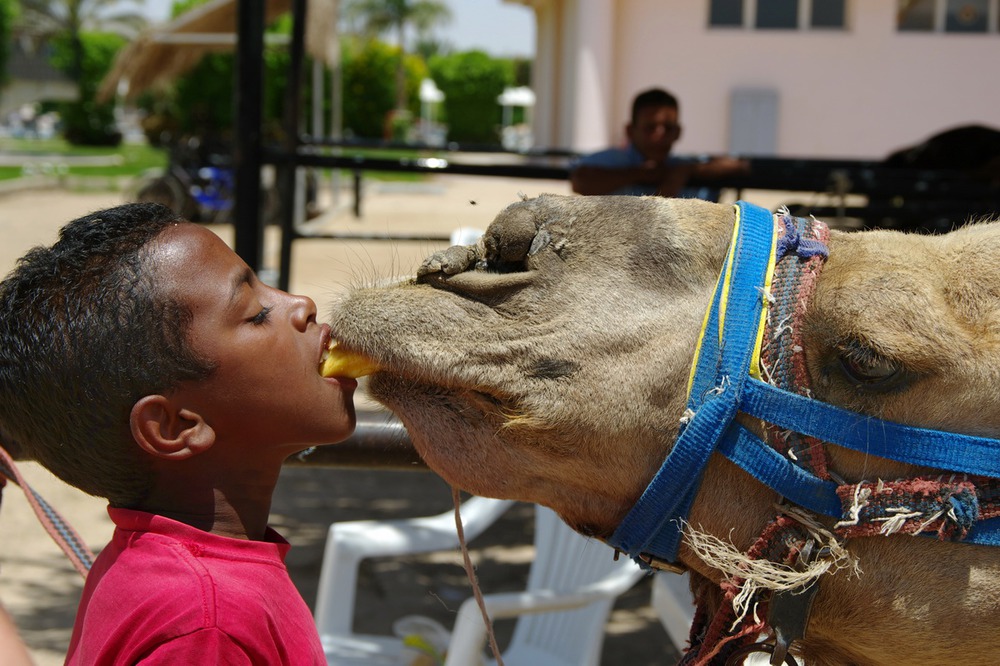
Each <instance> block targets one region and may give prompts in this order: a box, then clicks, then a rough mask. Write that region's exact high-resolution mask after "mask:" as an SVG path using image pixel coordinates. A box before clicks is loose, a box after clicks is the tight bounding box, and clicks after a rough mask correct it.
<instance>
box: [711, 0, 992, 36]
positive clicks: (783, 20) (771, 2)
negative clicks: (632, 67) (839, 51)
mask: <svg viewBox="0 0 1000 666" xmlns="http://www.w3.org/2000/svg"><path fill="white" fill-rule="evenodd" d="M987 1H988V0H987ZM844 4H845V0H710V2H709V11H708V24H709V26H710V27H713V28H744V29H752V30H811V29H820V30H823V29H837V30H842V29H843V28H844V26H845V11H844Z"/></svg>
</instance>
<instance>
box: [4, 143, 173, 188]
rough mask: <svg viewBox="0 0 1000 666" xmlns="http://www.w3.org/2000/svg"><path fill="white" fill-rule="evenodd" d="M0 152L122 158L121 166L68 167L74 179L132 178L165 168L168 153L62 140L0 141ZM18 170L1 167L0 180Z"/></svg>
mask: <svg viewBox="0 0 1000 666" xmlns="http://www.w3.org/2000/svg"><path fill="white" fill-rule="evenodd" d="M0 153H7V154H15V155H30V156H37V155H69V156H93V155H97V156H105V155H107V156H112V155H121V157H122V163H121V164H117V165H109V166H70V167H69V169H68V172H67V173H69V174H70V175H74V176H102V177H108V176H135V175H138V174H140V173H142V172H143V171H145V170H146V169H150V168H153V167H164V166H166V164H167V153H166V151H164V150H163V149H161V148H153V147H151V146H146V145H134V144H128V145H126V144H122V145H121V146H118V147H115V148H103V147H95V146H72V145H70V144H68V143H67V142H66V141H64V140H62V139H45V140H33V139H10V138H4V139H0ZM22 175H24V174H23V170H22V169H21V167H16V166H5V167H0V178H3V179H7V178H19V177H21V176H22Z"/></svg>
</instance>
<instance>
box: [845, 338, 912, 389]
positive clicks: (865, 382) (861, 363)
mask: <svg viewBox="0 0 1000 666" xmlns="http://www.w3.org/2000/svg"><path fill="white" fill-rule="evenodd" d="M838 358H839V360H840V366H841V368H842V369H843V371H844V374H845V375H846V376H847V379H848V380H849V381H850V382H851V383H852V384H855V385H857V386H864V387H866V388H875V389H889V388H894V387H895V386H896V384H897V383H898V382H899V381H900V380H901V379H902V378H903V375H904V373H903V371H902V368H901V366H900V364H899V363H898V362H896V361H894V360H892V359H888V358H885V357H884V356H882V355H880V354H877V353H876V352H874V351H873V350H872V349H871V348H870V347H866V346H864V345H861V344H859V343H851V344H848V345H847V346H846V347H844V348H843V349H842V350H841V352H840V356H839V357H838Z"/></svg>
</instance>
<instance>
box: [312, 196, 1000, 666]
mask: <svg viewBox="0 0 1000 666" xmlns="http://www.w3.org/2000/svg"><path fill="white" fill-rule="evenodd" d="M733 223H734V209H733V207H732V206H729V205H721V204H711V203H707V202H702V201H695V200H667V199H660V198H652V197H650V198H646V197H557V196H542V197H539V198H536V199H532V200H527V201H522V202H518V203H515V204H512V205H511V206H509V207H508V208H507V209H505V210H504V211H502V212H501V213H500V214H499V215H498V216H497V218H496V220H495V221H494V222H493V224H492V225H491V226H490V227H489V229H488V230H487V232H486V235H485V236H484V238H483V239H482V240H481V241H480V243H479V244H478V245H477V246H469V247H463V246H457V247H452V248H449V249H448V250H444V251H441V252H438V253H436V254H434V255H433V256H432V257H430V258H429V259H428V260H427V261H426V262H425V263H424V265H423V266H422V267H421V269H420V271H419V273H418V276H417V277H415V278H412V279H408V280H404V281H402V282H398V283H395V284H393V285H391V286H371V287H359V288H356V289H354V290H352V292H351V293H350V294H349V295H348V296H346V297H345V299H344V300H343V301H342V302H340V303H339V304H337V305H336V306H335V308H334V311H333V315H332V321H331V325H332V328H333V332H334V335H335V336H336V337H337V338H338V339H339V340H340V341H341V344H342V345H344V346H345V347H346V348H348V349H351V350H354V351H359V352H362V353H364V354H365V355H367V356H369V357H371V358H372V359H374V360H375V361H377V362H378V364H379V365H380V366H381V368H382V369H381V370H380V371H378V372H377V373H375V374H374V375H372V376H371V377H370V378H369V384H368V389H369V392H370V393H371V394H372V395H373V396H374V397H375V398H376V399H377V400H379V401H380V402H382V403H384V404H385V405H386V406H387V407H388V408H389V409H391V410H392V411H393V412H395V413H396V414H397V415H398V416H399V417H400V419H401V420H402V421H403V423H404V424H405V426H406V428H407V430H408V432H409V433H410V437H411V439H412V441H413V443H414V445H415V446H416V447H417V449H418V450H419V452H420V454H421V455H422V456H423V458H424V460H425V461H426V462H427V464H428V465H429V466H430V467H431V468H433V469H434V470H435V471H437V472H438V473H439V474H440V475H441V476H442V477H444V478H445V479H446V480H447V481H448V482H450V483H451V484H453V485H455V486H457V487H460V488H462V489H464V490H467V491H469V492H471V493H475V494H478V495H485V496H491V497H500V498H513V499H518V500H524V501H530V502H537V503H540V504H543V505H546V506H550V507H552V508H553V509H555V510H556V511H557V512H558V513H559V514H560V515H561V516H562V517H563V519H564V520H565V521H566V522H567V523H569V524H570V525H571V526H573V527H574V528H575V529H577V530H578V531H580V532H581V533H583V534H586V535H591V536H593V537H595V538H598V539H602V538H607V537H609V536H610V535H611V534H612V533H613V532H614V530H615V527H616V526H617V525H618V523H619V522H620V521H621V520H622V518H623V517H624V516H625V515H626V514H627V513H628V511H629V509H630V508H631V507H632V505H633V504H634V503H635V502H636V500H637V499H638V497H639V496H640V495H641V493H642V492H643V490H644V489H645V487H646V485H647V484H648V483H649V481H650V479H651V478H652V477H653V475H654V474H655V473H656V471H657V470H658V469H659V467H660V465H661V463H662V462H663V460H664V458H665V456H666V455H667V454H668V452H669V451H670V449H671V446H672V443H673V441H674V438H675V437H676V434H677V428H678V422H679V419H680V417H681V415H682V412H683V410H684V403H685V391H686V385H687V379H688V372H689V368H690V365H691V361H692V356H693V352H694V348H695V345H696V340H697V336H698V332H699V329H700V326H701V323H702V318H703V316H704V313H705V308H706V306H707V304H708V302H709V299H710V298H711V294H712V291H713V289H714V286H715V283H716V280H717V277H718V273H719V269H720V267H721V265H722V262H723V259H724V256H725V253H726V249H727V246H728V244H729V241H730V237H731V234H732V229H733ZM829 249H830V257H829V260H828V262H827V264H826V267H825V268H824V270H823V272H822V275H821V277H820V281H819V283H818V285H817V288H816V293H815V296H814V299H813V301H812V303H811V304H810V306H809V309H808V311H807V312H806V314H805V320H804V322H803V329H802V333H803V340H804V347H805V356H806V362H807V367H808V371H809V375H810V377H811V381H812V390H813V394H814V397H815V398H817V399H819V400H823V401H826V402H830V403H834V404H837V405H841V406H843V407H845V408H847V409H850V410H852V411H855V412H859V413H863V414H868V415H872V416H876V417H879V418H882V419H886V420H891V421H898V422H903V423H907V424H912V425H918V426H922V427H928V428H934V429H939V430H946V431H954V432H961V433H967V434H973V435H982V436H988V437H994V438H997V437H1000V392H998V391H997V390H996V387H997V386H998V384H1000V261H998V259H1000V223H980V224H971V225H968V226H965V227H963V228H960V229H957V230H955V231H953V232H951V233H950V234H947V235H943V236H921V235H905V234H902V233H899V232H890V231H871V232H863V233H842V232H836V231H834V232H832V235H831V239H830V243H829ZM829 461H830V467H831V469H832V470H835V471H836V473H837V474H839V476H840V477H843V478H844V479H845V480H846V481H848V482H855V483H856V482H860V481H862V480H877V479H885V480H891V479H896V478H904V477H912V476H916V475H918V474H920V473H927V472H928V471H927V470H922V469H918V468H914V467H912V466H909V465H906V464H902V463H898V462H892V461H888V460H885V459H881V458H875V457H871V456H866V455H864V454H861V453H856V452H852V451H848V450H845V449H838V448H831V449H830V450H829ZM777 499H778V498H777V495H776V494H775V493H774V492H773V491H771V490H769V489H767V488H766V487H765V486H763V485H762V484H760V483H758V482H757V481H755V480H754V479H752V478H751V477H750V476H748V475H747V474H745V473H744V472H742V471H741V470H740V469H739V468H737V467H736V466H735V465H733V464H732V463H730V462H728V461H727V460H725V459H724V458H722V457H721V456H719V455H718V454H715V455H714V456H713V458H712V460H711V461H710V463H709V466H708V468H707V470H706V472H705V475H704V480H703V482H702V484H701V487H700V490H699V492H698V495H697V498H696V501H695V503H694V506H693V509H692V511H691V514H690V516H689V526H690V527H691V528H693V529H697V530H698V531H700V532H704V533H707V534H710V535H713V536H715V537H717V538H719V539H722V540H723V541H725V542H728V543H731V544H732V545H733V546H734V547H735V548H736V549H738V550H739V551H741V552H745V551H746V550H747V549H748V548H749V547H750V545H751V544H752V543H753V542H754V540H755V539H756V538H757V537H758V535H759V534H760V533H761V531H762V530H763V528H764V527H765V525H766V523H767V522H768V521H769V520H770V519H771V518H773V516H774V515H775V511H774V503H775V502H776V500H777ZM823 521H824V522H825V524H827V525H830V524H831V521H829V520H827V519H823ZM846 546H847V549H848V551H849V552H850V553H851V555H852V556H853V557H854V558H856V562H857V564H858V567H859V569H860V573H857V574H856V575H852V574H851V572H850V571H849V570H841V571H838V572H836V573H831V574H827V575H824V576H823V577H822V578H821V579H820V587H819V592H818V594H817V597H816V601H815V604H814V607H813V613H812V616H811V619H810V622H809V625H808V629H807V632H806V637H805V639H804V640H803V641H801V642H800V643H799V644H798V645H797V648H796V650H795V652H796V653H797V654H799V655H800V656H801V657H802V658H803V659H804V660H806V661H807V662H808V663H815V664H829V665H833V664H893V665H900V664H928V663H962V664H994V663H997V662H998V661H1000V648H998V647H997V645H996V636H997V627H998V625H1000V620H998V619H997V618H998V617H1000V548H994V547H987V546H975V545H969V544H961V543H947V542H941V541H937V540H935V539H932V538H925V537H916V538H914V537H911V536H903V535H893V536H887V537H868V538H858V539H852V540H848V541H847V543H846ZM679 557H680V560H681V561H682V562H683V563H684V564H685V565H686V566H687V567H688V568H689V569H690V570H691V571H692V572H693V573H694V574H695V576H696V578H695V580H696V582H697V583H698V584H703V583H704V581H706V580H707V581H711V582H712V583H715V584H718V583H720V582H722V574H721V573H720V572H719V571H716V570H715V569H713V568H712V567H711V566H709V565H707V564H706V563H705V562H703V561H702V560H701V559H699V558H698V557H697V555H696V554H695V552H694V551H693V550H692V549H691V548H690V546H689V545H688V544H687V543H685V544H683V545H682V546H681V550H680V554H679ZM658 575H670V574H665V573H661V574H658ZM700 577H703V579H704V580H701V578H700Z"/></svg>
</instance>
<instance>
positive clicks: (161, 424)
mask: <svg viewBox="0 0 1000 666" xmlns="http://www.w3.org/2000/svg"><path fill="white" fill-rule="evenodd" d="M129 425H130V426H131V429H132V437H133V439H135V442H136V444H138V445H139V447H140V448H141V449H142V450H143V451H145V452H146V453H149V454H150V455H153V456H156V457H158V458H170V459H173V460H184V459H187V458H190V457H192V456H196V455H198V454H199V453H202V452H204V451H207V450H208V449H209V448H210V447H211V446H212V444H214V443H215V430H213V429H212V427H211V426H210V425H208V424H207V423H205V420H204V419H203V418H202V417H201V415H200V414H197V413H196V412H192V411H191V410H188V409H183V408H180V407H178V406H177V405H175V404H174V403H173V402H172V401H171V400H170V399H168V398H166V397H164V396H162V395H147V396H144V397H142V398H140V399H139V400H138V401H137V402H136V403H135V404H134V405H133V406H132V413H131V415H130V417H129Z"/></svg>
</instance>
